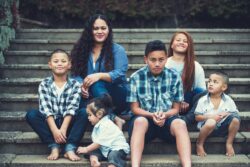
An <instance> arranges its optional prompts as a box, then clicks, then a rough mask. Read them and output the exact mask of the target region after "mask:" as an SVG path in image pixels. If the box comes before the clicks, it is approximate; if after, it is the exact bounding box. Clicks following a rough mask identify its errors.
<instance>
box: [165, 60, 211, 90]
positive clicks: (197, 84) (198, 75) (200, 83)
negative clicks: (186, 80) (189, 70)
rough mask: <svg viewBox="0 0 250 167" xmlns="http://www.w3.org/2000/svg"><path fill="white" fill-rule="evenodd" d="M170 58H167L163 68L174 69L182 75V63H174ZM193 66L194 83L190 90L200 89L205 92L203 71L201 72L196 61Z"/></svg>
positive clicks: (200, 67) (201, 69)
mask: <svg viewBox="0 0 250 167" xmlns="http://www.w3.org/2000/svg"><path fill="white" fill-rule="evenodd" d="M172 58H173V57H169V58H168V59H167V63H166V65H165V66H166V67H167V68H170V69H174V70H175V71H177V72H178V73H179V74H180V75H182V72H183V68H184V62H182V63H181V62H176V61H174V60H173V59H172ZM194 65H195V71H194V83H193V86H192V89H195V88H202V89H204V90H206V82H205V73H204V70H203V68H202V66H201V65H200V63H198V62H197V61H195V62H194Z"/></svg>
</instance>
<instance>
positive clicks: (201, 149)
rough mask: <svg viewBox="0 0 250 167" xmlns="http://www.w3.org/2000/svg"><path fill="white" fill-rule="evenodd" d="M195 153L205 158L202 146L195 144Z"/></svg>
mask: <svg viewBox="0 0 250 167" xmlns="http://www.w3.org/2000/svg"><path fill="white" fill-rule="evenodd" d="M196 153H197V155H198V156H201V157H205V156H206V155H207V153H206V152H205V150H204V147H203V144H196Z"/></svg>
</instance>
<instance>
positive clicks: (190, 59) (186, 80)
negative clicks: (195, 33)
mask: <svg viewBox="0 0 250 167" xmlns="http://www.w3.org/2000/svg"><path fill="white" fill-rule="evenodd" d="M178 34H184V35H185V36H186V37H187V41H188V48H187V53H186V56H185V58H184V69H183V72H182V75H181V78H182V82H183V87H184V91H185V92H186V91H191V89H192V86H193V82H194V75H195V60H196V57H195V54H194V43H193V39H192V37H191V35H190V34H189V33H188V32H186V31H178V32H176V33H175V34H174V35H173V37H172V39H171V41H170V44H169V48H168V57H171V56H173V49H172V47H171V46H172V44H173V42H174V40H175V37H176V36H177V35H178Z"/></svg>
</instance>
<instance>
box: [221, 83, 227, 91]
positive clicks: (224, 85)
mask: <svg viewBox="0 0 250 167" xmlns="http://www.w3.org/2000/svg"><path fill="white" fill-rule="evenodd" d="M227 88H228V86H227V84H223V86H222V90H223V92H224V91H226V90H227Z"/></svg>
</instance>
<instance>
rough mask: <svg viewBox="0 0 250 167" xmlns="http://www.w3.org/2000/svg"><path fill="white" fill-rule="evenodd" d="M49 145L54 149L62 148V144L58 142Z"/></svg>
mask: <svg viewBox="0 0 250 167" xmlns="http://www.w3.org/2000/svg"><path fill="white" fill-rule="evenodd" d="M48 147H49V148H50V149H51V150H52V149H54V148H60V145H59V144H57V143H51V144H49V145H48Z"/></svg>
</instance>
